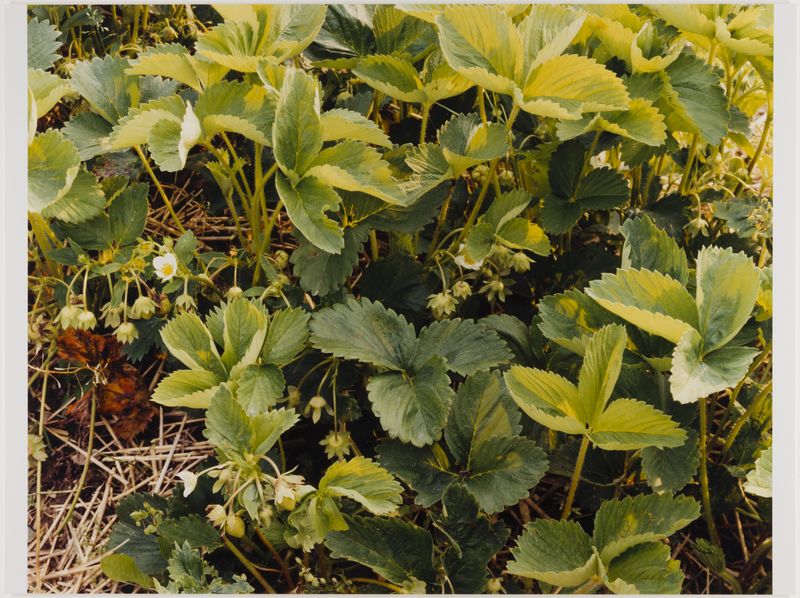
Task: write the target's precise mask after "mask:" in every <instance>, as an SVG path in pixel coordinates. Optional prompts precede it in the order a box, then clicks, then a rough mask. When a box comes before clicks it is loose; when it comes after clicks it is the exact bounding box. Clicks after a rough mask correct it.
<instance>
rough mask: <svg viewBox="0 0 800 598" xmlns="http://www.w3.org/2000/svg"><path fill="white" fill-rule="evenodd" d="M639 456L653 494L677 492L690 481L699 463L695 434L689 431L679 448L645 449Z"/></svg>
mask: <svg viewBox="0 0 800 598" xmlns="http://www.w3.org/2000/svg"><path fill="white" fill-rule="evenodd" d="M641 455H642V471H643V472H644V474H645V476H646V477H647V485H648V486H650V487H651V488H652V489H653V490H654V491H655V492H668V493H675V492H678V491H679V490H681V489H682V488H683V487H684V486H686V484H688V483H689V482H691V481H692V478H693V477H694V474H695V473H696V472H697V465H698V464H699V462H700V455H699V452H698V445H697V433H696V432H695V431H694V430H689V431H688V432H687V438H686V441H685V442H684V443H683V444H682V445H681V446H678V447H675V448H664V449H658V448H655V447H646V448H644V449H642V452H641Z"/></svg>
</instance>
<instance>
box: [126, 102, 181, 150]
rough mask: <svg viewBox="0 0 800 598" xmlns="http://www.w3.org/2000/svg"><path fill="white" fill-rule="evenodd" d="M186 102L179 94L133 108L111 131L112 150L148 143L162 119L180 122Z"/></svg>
mask: <svg viewBox="0 0 800 598" xmlns="http://www.w3.org/2000/svg"><path fill="white" fill-rule="evenodd" d="M185 111H186V104H185V103H184V101H183V99H181V97H180V96H178V95H171V96H166V97H163V98H158V99H156V100H151V101H150V102H147V103H146V104H142V105H141V106H139V107H138V108H131V110H130V112H128V114H127V115H125V116H124V117H122V118H121V119H120V121H119V123H117V125H116V126H115V127H114V128H113V130H112V131H111V135H110V139H111V148H110V149H111V150H112V151H113V150H121V149H127V148H129V147H133V146H134V145H142V144H144V143H147V141H148V138H149V137H150V132H151V131H152V129H153V127H155V125H156V123H158V122H159V121H162V120H167V121H171V122H174V123H177V124H180V123H181V122H182V121H183V116H184V112H185Z"/></svg>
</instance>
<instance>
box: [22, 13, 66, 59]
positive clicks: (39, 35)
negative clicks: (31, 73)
mask: <svg viewBox="0 0 800 598" xmlns="http://www.w3.org/2000/svg"><path fill="white" fill-rule="evenodd" d="M27 36H28V52H27V55H28V68H29V69H42V70H47V69H49V68H50V67H51V66H53V65H54V64H55V63H56V61H57V60H58V59H60V58H61V56H60V55H59V54H58V53H57V52H56V50H58V49H59V48H60V47H61V42H60V41H58V38H59V37H61V32H60V31H59V30H58V29H56V28H55V27H54V26H53V25H52V24H51V23H50V21H40V20H39V19H37V18H36V17H34V18H32V19H31V20H30V21H28V32H27Z"/></svg>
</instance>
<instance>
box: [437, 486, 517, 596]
mask: <svg viewBox="0 0 800 598" xmlns="http://www.w3.org/2000/svg"><path fill="white" fill-rule="evenodd" d="M442 514H443V516H442V518H441V520H440V521H439V525H440V526H441V527H442V528H443V529H444V530H445V532H446V533H447V538H448V540H449V541H450V542H451V544H450V546H449V547H448V548H447V549H446V550H445V552H444V555H443V557H442V559H443V564H444V568H445V571H447V577H448V579H449V580H450V582H451V583H452V584H453V590H455V592H456V593H459V594H463V593H467V594H468V593H480V592H482V591H483V589H484V588H485V586H486V565H487V564H488V562H489V560H490V559H491V558H492V557H493V556H494V555H495V553H496V552H497V551H498V550H500V549H501V548H502V547H503V545H504V544H505V542H506V539H507V538H508V529H507V528H506V527H505V526H504V525H503V523H502V522H501V521H497V522H495V523H490V522H489V520H488V519H487V518H486V517H485V516H482V515H481V514H480V513H479V511H478V503H477V501H476V500H475V497H473V496H472V495H471V494H470V493H469V490H467V489H466V488H465V487H464V486H461V485H459V484H453V485H451V486H450V487H448V488H447V491H446V492H445V493H444V496H443V497H442Z"/></svg>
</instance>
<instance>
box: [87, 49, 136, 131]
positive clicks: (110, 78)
mask: <svg viewBox="0 0 800 598" xmlns="http://www.w3.org/2000/svg"><path fill="white" fill-rule="evenodd" d="M129 66H130V63H129V62H128V60H127V59H126V58H122V57H119V56H111V55H108V56H105V57H104V58H97V57H95V58H92V59H91V60H82V61H79V62H76V63H75V67H74V68H73V70H72V79H71V84H72V88H73V89H75V91H77V92H78V93H79V94H80V95H81V96H82V97H83V98H84V99H85V100H86V101H87V102H88V103H89V105H90V106H91V108H92V111H94V112H95V113H97V114H99V115H100V116H102V117H103V118H104V119H105V120H106V121H108V122H109V123H111V124H112V125H114V124H117V122H118V121H119V120H120V118H122V117H123V116H125V115H126V114H128V110H130V109H131V108H135V107H136V106H137V105H138V104H139V83H138V77H136V76H134V75H129V74H127V73H126V71H127V69H128V67H129Z"/></svg>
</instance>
